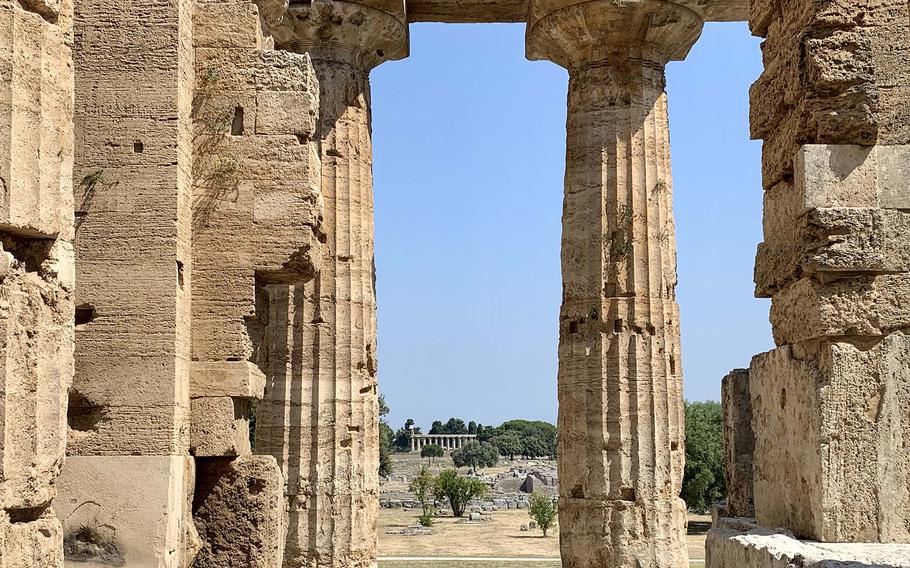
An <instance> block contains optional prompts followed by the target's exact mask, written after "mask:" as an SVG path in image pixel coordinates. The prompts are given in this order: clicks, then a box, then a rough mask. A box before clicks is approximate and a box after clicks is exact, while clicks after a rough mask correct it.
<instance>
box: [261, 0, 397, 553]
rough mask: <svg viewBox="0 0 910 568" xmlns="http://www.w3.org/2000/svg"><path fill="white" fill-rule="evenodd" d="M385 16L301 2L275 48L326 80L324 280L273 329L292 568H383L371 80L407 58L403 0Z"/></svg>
mask: <svg viewBox="0 0 910 568" xmlns="http://www.w3.org/2000/svg"><path fill="white" fill-rule="evenodd" d="M375 5H376V4H375V3H373V2H363V3H359V2H339V1H335V0H313V1H312V2H306V3H295V4H292V5H291V6H290V8H289V9H288V13H287V16H286V17H285V18H284V21H283V22H282V23H280V24H276V25H275V26H273V27H272V30H271V31H272V33H273V36H274V38H275V44H276V47H277V48H278V49H282V50H287V51H294V52H298V53H303V52H306V53H309V55H310V57H311V59H312V63H313V67H314V69H315V71H316V76H317V79H318V81H319V85H320V95H319V98H320V112H319V121H318V126H317V132H316V136H318V139H319V141H320V145H321V161H322V194H323V197H324V200H325V209H324V218H323V222H322V224H321V230H322V232H323V239H324V240H325V246H324V257H323V260H322V264H321V269H320V271H319V273H318V274H317V276H316V278H315V279H314V280H313V281H312V282H311V283H308V284H306V285H304V286H294V287H290V288H287V287H284V288H281V287H273V288H272V289H271V291H270V293H272V294H275V296H273V298H275V301H273V302H272V304H273V308H272V314H271V315H272V317H273V319H272V320H271V321H272V322H273V324H274V322H279V321H281V322H283V326H284V328H283V329H282V328H281V327H280V326H279V327H278V328H275V331H274V333H275V336H274V339H273V348H274V351H273V353H272V354H271V355H270V362H269V371H268V373H267V376H268V379H267V380H268V382H269V384H268V386H267V389H268V392H269V394H268V395H267V398H268V399H270V400H268V401H267V402H265V403H264V404H263V405H262V406H261V408H263V415H267V416H269V417H267V418H265V420H266V421H267V422H268V424H264V428H263V430H262V436H261V437H262V438H263V439H264V446H263V448H264V447H266V445H267V446H268V448H269V449H268V450H267V451H268V452H269V453H271V454H272V455H274V456H275V457H276V458H277V459H278V460H279V463H280V464H281V466H282V469H283V470H284V472H285V475H286V476H287V494H288V496H289V515H290V517H289V527H288V538H287V546H286V550H285V566H286V567H287V568H297V567H301V566H339V567H340V566H344V567H367V566H371V565H374V564H375V557H376V546H377V515H378V492H379V477H378V463H379V445H378V440H379V434H378V428H379V426H378V425H379V418H378V398H377V378H376V369H377V367H376V297H375V283H374V268H373V266H374V262H373V180H372V147H371V136H370V128H371V127H370V121H371V118H370V87H369V72H370V70H371V69H372V68H374V67H376V66H377V65H379V64H381V63H382V62H384V61H386V60H390V59H400V58H402V57H405V56H406V55H407V20H406V17H405V11H404V1H403V0H400V1H399V2H386V3H384V4H383V9H378V8H376V7H375ZM282 304H283V307H282ZM257 420H258V418H257ZM258 428H259V425H258V424H257V430H258ZM259 438H260V434H259V433H258V432H257V439H259Z"/></svg>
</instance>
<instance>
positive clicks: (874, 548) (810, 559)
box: [705, 518, 910, 568]
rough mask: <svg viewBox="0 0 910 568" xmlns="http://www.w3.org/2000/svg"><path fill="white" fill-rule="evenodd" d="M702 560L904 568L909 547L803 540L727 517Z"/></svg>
mask: <svg viewBox="0 0 910 568" xmlns="http://www.w3.org/2000/svg"><path fill="white" fill-rule="evenodd" d="M705 560H706V563H705V567H706V568H793V567H795V566H801V567H804V568H908V567H910V546H907V545H900V544H897V545H895V544H852V543H838V544H822V543H818V542H807V541H801V540H797V539H796V538H794V537H793V535H792V534H790V533H788V532H786V531H781V530H770V529H766V528H763V527H761V526H759V525H758V524H757V523H755V520H754V519H749V518H731V519H723V520H722V521H721V522H720V523H719V526H715V528H713V529H711V531H709V532H708V540H707V545H706V555H705Z"/></svg>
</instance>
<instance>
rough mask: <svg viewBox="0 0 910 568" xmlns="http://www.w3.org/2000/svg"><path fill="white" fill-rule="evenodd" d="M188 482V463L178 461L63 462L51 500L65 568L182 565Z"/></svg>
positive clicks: (187, 544) (187, 534) (189, 528)
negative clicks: (56, 492)
mask: <svg viewBox="0 0 910 568" xmlns="http://www.w3.org/2000/svg"><path fill="white" fill-rule="evenodd" d="M192 479H193V460H192V459H191V458H189V457H184V456H78V457H70V458H67V461H66V466H65V467H64V468H63V472H62V474H61V475H60V479H59V481H58V488H59V496H58V498H57V500H56V501H55V502H54V508H55V510H56V512H57V515H58V517H59V518H60V520H61V522H62V524H63V550H64V556H65V558H66V566H68V567H69V568H95V567H97V568H106V567H109V566H142V567H146V566H149V567H153V566H154V567H161V568H182V567H184V566H186V563H187V561H188V559H189V558H192V554H193V548H194V547H193V546H192V543H193V541H194V536H195V528H194V527H193V525H192V520H191V515H190V510H189V499H188V496H189V495H190V494H191V493H192ZM187 550H189V552H187Z"/></svg>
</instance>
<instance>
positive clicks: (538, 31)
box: [527, 0, 703, 568]
mask: <svg viewBox="0 0 910 568" xmlns="http://www.w3.org/2000/svg"><path fill="white" fill-rule="evenodd" d="M702 24H703V19H702V17H701V16H700V15H699V14H698V13H696V12H695V11H693V10H690V9H688V8H685V7H682V6H680V5H678V4H675V3H671V2H662V1H643V2H630V3H617V2H612V1H609V0H603V1H594V2H577V1H573V0H562V1H555V2H553V1H545V0H533V1H532V2H531V7H530V20H529V22H528V32H527V38H528V56H529V58H531V59H548V60H550V61H553V62H555V63H558V64H559V65H561V66H563V67H565V68H567V69H568V71H569V96H568V126H567V128H568V141H567V160H566V180H565V204H564V213H563V245H562V263H563V265H562V266H563V305H562V311H561V314H560V326H559V327H560V346H559V388H558V391H559V440H558V444H559V479H560V499H559V508H560V526H561V530H560V541H561V551H562V560H563V564H564V565H565V566H570V567H572V568H587V567H591V568H594V567H602V566H616V567H624V568H625V567H628V568H634V567H638V566H649V567H655V568H665V567H666V568H669V567H673V568H681V567H684V566H687V565H688V561H687V553H686V544H685V524H686V510H685V505H684V504H683V502H682V500H680V499H679V493H680V489H681V484H682V477H683V459H684V457H683V456H684V449H683V435H684V428H683V420H684V418H683V407H682V367H681V361H680V343H679V309H678V306H677V304H676V295H675V289H676V240H675V228H674V222H673V213H672V187H673V186H672V181H671V174H670V140H669V128H668V118H667V97H666V93H665V92H664V85H665V78H664V66H665V64H666V63H667V62H668V61H671V60H678V59H682V58H684V57H685V55H686V53H687V52H688V50H689V48H690V47H691V46H692V44H693V43H694V42H695V41H696V40H697V39H698V37H699V35H700V33H701V29H702Z"/></svg>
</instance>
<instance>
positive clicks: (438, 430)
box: [430, 420, 442, 434]
mask: <svg viewBox="0 0 910 568" xmlns="http://www.w3.org/2000/svg"><path fill="white" fill-rule="evenodd" d="M430 434H442V421H440V420H434V421H433V424H432V426H430Z"/></svg>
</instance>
